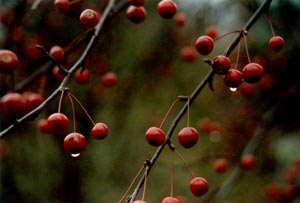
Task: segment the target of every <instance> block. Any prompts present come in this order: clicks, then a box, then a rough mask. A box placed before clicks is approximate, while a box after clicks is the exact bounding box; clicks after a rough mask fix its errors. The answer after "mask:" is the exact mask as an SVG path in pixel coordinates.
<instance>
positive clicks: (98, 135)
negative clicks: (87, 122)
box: [91, 123, 108, 140]
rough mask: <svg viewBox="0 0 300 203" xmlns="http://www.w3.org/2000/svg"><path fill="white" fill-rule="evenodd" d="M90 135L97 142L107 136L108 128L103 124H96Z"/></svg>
mask: <svg viewBox="0 0 300 203" xmlns="http://www.w3.org/2000/svg"><path fill="white" fill-rule="evenodd" d="M91 134H92V136H93V138H95V139H97V140H102V139H105V138H106V137H107V136H108V127H107V125H106V124H105V123H96V124H95V126H94V127H93V128H92V131H91Z"/></svg>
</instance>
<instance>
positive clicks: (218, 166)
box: [213, 158, 227, 173]
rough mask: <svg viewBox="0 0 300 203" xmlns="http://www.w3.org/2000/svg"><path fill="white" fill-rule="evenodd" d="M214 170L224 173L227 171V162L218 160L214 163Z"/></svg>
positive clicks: (221, 159)
mask: <svg viewBox="0 0 300 203" xmlns="http://www.w3.org/2000/svg"><path fill="white" fill-rule="evenodd" d="M213 168H214V170H215V171H216V172H217V173H224V172H226V170H227V160H226V159H223V158H218V159H216V160H215V161H214V163H213Z"/></svg>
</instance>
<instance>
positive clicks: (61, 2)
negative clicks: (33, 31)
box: [54, 0, 70, 14]
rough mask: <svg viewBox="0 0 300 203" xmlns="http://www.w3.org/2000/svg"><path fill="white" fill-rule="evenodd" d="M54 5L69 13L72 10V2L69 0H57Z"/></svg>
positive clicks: (59, 9) (62, 11) (63, 12)
mask: <svg viewBox="0 0 300 203" xmlns="http://www.w3.org/2000/svg"><path fill="white" fill-rule="evenodd" d="M54 5H55V7H56V8H57V10H58V11H59V12H60V13H62V14H65V13H68V12H69V11H70V2H69V0H55V1H54Z"/></svg>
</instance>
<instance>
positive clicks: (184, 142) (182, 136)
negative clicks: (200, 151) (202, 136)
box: [178, 127, 199, 148]
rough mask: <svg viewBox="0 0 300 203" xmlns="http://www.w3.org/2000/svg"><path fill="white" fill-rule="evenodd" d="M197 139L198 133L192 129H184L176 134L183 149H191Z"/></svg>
mask: <svg viewBox="0 0 300 203" xmlns="http://www.w3.org/2000/svg"><path fill="white" fill-rule="evenodd" d="M198 139H199V133H198V132H197V130H196V129H195V128H193V127H184V128H182V129H181V130H180V131H179V133H178V142H179V143H180V144H181V146H183V147H184V148H191V147H193V146H194V145H195V144H196V143H197V141H198Z"/></svg>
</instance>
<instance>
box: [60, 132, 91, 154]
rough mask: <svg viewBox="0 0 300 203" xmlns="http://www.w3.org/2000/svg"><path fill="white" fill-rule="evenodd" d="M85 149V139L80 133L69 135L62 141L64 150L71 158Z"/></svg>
mask: <svg viewBox="0 0 300 203" xmlns="http://www.w3.org/2000/svg"><path fill="white" fill-rule="evenodd" d="M85 148H86V139H85V137H84V136H83V135H82V134H80V133H77V132H73V133H70V134H68V135H67V136H66V137H65V139H64V149H65V150H66V151H67V152H68V153H69V154H70V155H72V156H76V155H77V154H80V153H81V152H82V151H83V150H84V149H85Z"/></svg>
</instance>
